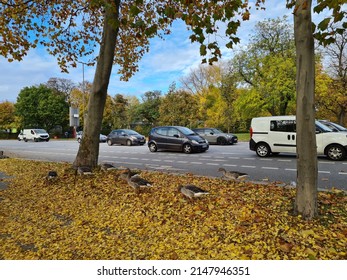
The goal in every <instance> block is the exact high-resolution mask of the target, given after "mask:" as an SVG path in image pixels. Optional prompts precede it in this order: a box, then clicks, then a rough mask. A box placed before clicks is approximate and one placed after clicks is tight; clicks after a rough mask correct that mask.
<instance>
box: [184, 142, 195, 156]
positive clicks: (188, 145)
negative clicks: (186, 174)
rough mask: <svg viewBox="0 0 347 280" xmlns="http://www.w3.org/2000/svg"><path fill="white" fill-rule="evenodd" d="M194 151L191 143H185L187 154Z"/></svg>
mask: <svg viewBox="0 0 347 280" xmlns="http://www.w3.org/2000/svg"><path fill="white" fill-rule="evenodd" d="M192 151H193V147H192V146H191V145H190V144H184V145H183V152H184V153H185V154H190V153H191V152H192Z"/></svg>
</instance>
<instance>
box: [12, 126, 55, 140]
mask: <svg viewBox="0 0 347 280" xmlns="http://www.w3.org/2000/svg"><path fill="white" fill-rule="evenodd" d="M18 140H19V141H21V140H24V141H25V142H27V141H28V140H33V141H35V142H38V141H46V142H48V141H49V134H48V133H47V131H46V130H44V129H36V128H35V129H34V128H33V129H23V131H21V133H19V135H18Z"/></svg>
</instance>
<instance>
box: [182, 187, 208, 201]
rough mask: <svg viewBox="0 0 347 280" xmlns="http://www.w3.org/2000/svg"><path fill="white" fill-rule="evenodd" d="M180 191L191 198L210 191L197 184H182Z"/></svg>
mask: <svg viewBox="0 0 347 280" xmlns="http://www.w3.org/2000/svg"><path fill="white" fill-rule="evenodd" d="M178 191H179V192H181V193H182V194H183V195H184V196H186V197H188V198H189V199H193V198H195V197H201V196H204V195H207V194H209V192H208V191H205V190H203V189H201V188H199V187H197V186H195V185H186V186H183V185H180V186H178Z"/></svg>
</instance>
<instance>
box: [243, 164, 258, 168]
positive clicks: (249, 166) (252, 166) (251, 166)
mask: <svg viewBox="0 0 347 280" xmlns="http://www.w3.org/2000/svg"><path fill="white" fill-rule="evenodd" d="M240 167H244V168H256V166H254V165H241V166H240Z"/></svg>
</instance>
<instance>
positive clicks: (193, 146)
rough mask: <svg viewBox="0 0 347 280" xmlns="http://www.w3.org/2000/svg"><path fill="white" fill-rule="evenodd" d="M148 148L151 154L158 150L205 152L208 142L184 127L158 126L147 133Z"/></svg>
mask: <svg viewBox="0 0 347 280" xmlns="http://www.w3.org/2000/svg"><path fill="white" fill-rule="evenodd" d="M148 148H149V150H150V151H151V152H156V151H158V150H168V151H181V152H184V153H187V154H189V153H192V152H205V151H207V150H208V148H209V144H208V141H207V140H206V139H204V138H203V137H201V136H200V135H199V134H197V133H195V132H194V131H192V130H191V129H189V128H187V127H184V126H160V127H155V128H152V130H151V132H150V133H149V139H148Z"/></svg>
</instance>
